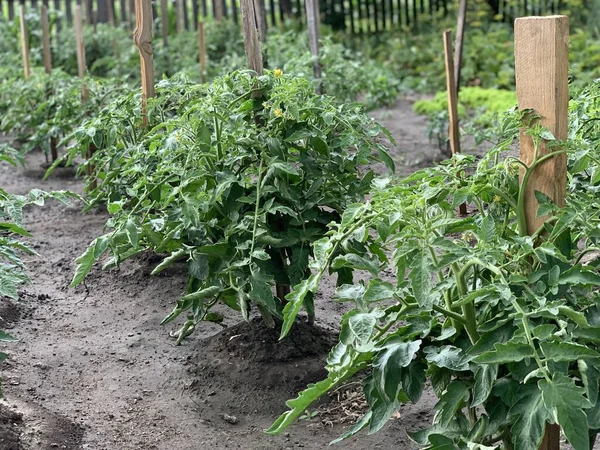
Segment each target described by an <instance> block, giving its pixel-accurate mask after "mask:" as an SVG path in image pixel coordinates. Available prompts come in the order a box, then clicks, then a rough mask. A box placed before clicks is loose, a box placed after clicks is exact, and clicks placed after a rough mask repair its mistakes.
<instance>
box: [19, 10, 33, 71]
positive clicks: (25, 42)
mask: <svg viewBox="0 0 600 450" xmlns="http://www.w3.org/2000/svg"><path fill="white" fill-rule="evenodd" d="M19 18H20V22H21V55H23V72H24V73H25V78H26V79H27V78H29V76H30V75H31V66H30V65H29V36H28V34H27V22H25V2H24V1H21V4H20V10H19Z"/></svg>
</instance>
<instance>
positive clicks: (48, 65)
mask: <svg viewBox="0 0 600 450" xmlns="http://www.w3.org/2000/svg"><path fill="white" fill-rule="evenodd" d="M41 11H42V17H41V18H40V19H41V22H42V57H43V59H44V71H45V72H46V75H50V74H51V73H52V50H51V49H50V24H49V22H48V6H47V5H46V2H44V3H42V10H41Z"/></svg>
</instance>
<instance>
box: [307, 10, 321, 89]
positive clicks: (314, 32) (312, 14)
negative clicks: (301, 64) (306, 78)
mask: <svg viewBox="0 0 600 450" xmlns="http://www.w3.org/2000/svg"><path fill="white" fill-rule="evenodd" d="M306 22H307V25H308V41H309V44H310V53H311V55H312V57H313V76H314V78H315V80H316V82H317V87H316V91H317V94H322V93H323V89H322V88H323V87H322V85H321V62H320V61H319V38H320V34H321V30H320V21H319V0H306Z"/></svg>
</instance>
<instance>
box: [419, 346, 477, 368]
mask: <svg viewBox="0 0 600 450" xmlns="http://www.w3.org/2000/svg"><path fill="white" fill-rule="evenodd" d="M423 351H424V352H425V354H426V355H427V356H426V359H427V361H429V362H430V363H432V364H435V365H436V366H438V367H445V368H446V369H450V370H455V371H457V372H461V371H463V370H469V357H468V356H467V355H466V354H465V353H463V351H462V349H460V348H458V347H454V346H452V345H444V346H442V347H426V348H425V349H424V350H423Z"/></svg>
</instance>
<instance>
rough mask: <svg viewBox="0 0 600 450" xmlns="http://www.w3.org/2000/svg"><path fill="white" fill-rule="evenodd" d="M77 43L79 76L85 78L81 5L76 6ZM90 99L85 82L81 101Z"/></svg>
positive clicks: (82, 87) (82, 86)
mask: <svg viewBox="0 0 600 450" xmlns="http://www.w3.org/2000/svg"><path fill="white" fill-rule="evenodd" d="M75 44H76V46H77V73H78V74H79V78H81V79H83V78H85V72H86V70H87V68H86V61H85V43H84V42H83V19H82V17H81V6H80V5H77V6H75ZM87 99H88V90H87V86H86V85H85V84H82V85H81V101H82V103H85V102H86V101H87Z"/></svg>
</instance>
